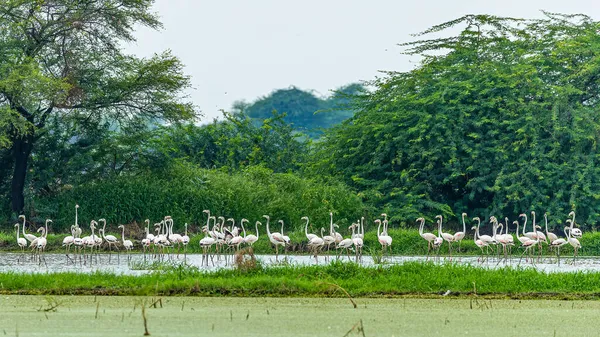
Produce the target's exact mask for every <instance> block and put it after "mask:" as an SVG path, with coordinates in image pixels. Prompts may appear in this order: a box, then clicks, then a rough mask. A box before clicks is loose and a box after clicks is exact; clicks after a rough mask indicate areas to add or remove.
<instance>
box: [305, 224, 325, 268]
mask: <svg viewBox="0 0 600 337" xmlns="http://www.w3.org/2000/svg"><path fill="white" fill-rule="evenodd" d="M324 230H325V229H324V228H323V227H321V235H323V231H324ZM324 245H325V241H324V240H323V239H322V238H320V237H318V236H315V237H313V238H312V239H310V241H309V242H308V247H310V248H311V250H312V251H313V254H314V257H315V263H316V264H319V249H322V248H323V246H324Z"/></svg>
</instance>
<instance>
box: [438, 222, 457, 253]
mask: <svg viewBox="0 0 600 337" xmlns="http://www.w3.org/2000/svg"><path fill="white" fill-rule="evenodd" d="M435 217H436V218H438V219H439V221H440V225H439V233H438V235H439V236H441V237H442V239H444V241H446V242H448V254H450V260H452V242H454V235H452V234H450V233H444V232H442V221H443V220H442V216H441V215H436V216H435Z"/></svg>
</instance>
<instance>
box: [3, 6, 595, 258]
mask: <svg viewBox="0 0 600 337" xmlns="http://www.w3.org/2000/svg"><path fill="white" fill-rule="evenodd" d="M86 3H87V4H88V5H89V6H87V5H85V4H86ZM151 5H152V1H144V2H140V3H135V4H133V3H132V4H128V5H127V6H130V8H123V6H112V5H110V2H102V3H101V4H100V3H97V2H95V1H83V2H81V1H79V2H77V3H76V4H71V5H69V4H50V3H42V4H38V2H36V1H33V0H27V1H18V2H14V1H13V2H10V5H8V6H5V7H3V12H2V13H0V27H1V28H2V29H0V48H1V49H2V50H5V51H7V52H6V55H7V57H5V58H3V59H2V60H0V113H2V115H1V116H0V126H1V127H0V191H3V194H4V196H5V198H0V200H2V201H0V209H1V211H0V225H1V229H2V230H4V231H6V232H9V231H10V230H11V229H12V225H13V224H14V223H15V222H16V219H17V215H18V214H22V213H24V214H26V215H27V218H28V219H31V221H33V222H34V223H35V227H37V225H39V223H41V222H43V220H44V219H46V218H52V219H54V220H55V221H54V223H53V226H54V227H53V229H54V230H55V232H66V230H67V229H68V228H69V226H70V225H71V224H73V223H74V206H75V204H80V205H81V208H80V212H81V213H80V214H81V217H80V225H81V226H83V224H88V223H89V222H90V220H92V219H98V218H106V219H107V220H108V222H109V224H127V225H128V227H132V225H134V224H140V223H143V221H144V220H145V219H146V218H150V219H151V221H152V222H153V223H154V222H158V221H159V220H160V219H162V218H163V217H164V216H165V215H171V216H172V217H173V218H174V219H175V221H176V222H177V224H178V225H179V224H183V223H184V222H188V223H189V224H190V225H191V226H195V228H197V227H198V226H199V225H201V224H202V223H204V222H205V219H203V218H202V213H201V211H202V210H203V209H207V208H208V209H211V211H212V212H213V214H218V215H223V216H225V217H234V218H235V219H236V220H237V221H238V222H239V220H240V219H241V218H242V217H245V218H248V219H249V220H250V221H251V225H252V224H253V222H254V221H256V220H259V219H260V218H261V216H262V214H269V215H271V217H272V219H276V220H279V219H283V220H284V221H285V222H286V224H289V227H287V228H288V231H289V232H290V233H294V234H292V235H295V236H298V237H301V234H300V233H301V229H302V223H301V222H299V219H300V217H301V216H304V215H307V216H309V217H311V219H313V220H314V222H315V225H314V227H313V229H314V232H315V233H319V231H320V228H321V227H324V228H325V229H326V230H327V226H328V222H327V220H328V214H329V212H330V211H331V212H333V213H334V214H335V222H336V224H338V225H340V227H341V228H342V231H345V229H344V228H343V227H344V226H346V228H347V225H350V224H351V223H352V222H353V221H356V220H357V219H359V218H360V217H361V216H364V217H365V218H366V220H367V223H372V221H373V219H374V218H375V217H377V216H379V214H381V213H382V212H385V213H387V214H389V215H390V219H391V223H392V225H391V227H396V228H398V227H399V228H402V229H404V228H406V229H408V228H411V227H413V226H415V225H414V219H415V218H417V217H420V216H424V217H425V218H426V219H427V221H428V222H429V221H431V220H432V219H433V218H434V216H435V215H436V214H443V215H444V217H445V218H446V219H454V220H450V221H447V222H446V223H445V224H447V227H445V228H449V230H450V231H451V232H452V231H455V230H458V229H459V228H462V224H461V223H460V222H459V221H457V220H458V218H459V217H460V214H461V213H462V212H466V213H467V214H468V215H469V217H474V216H479V217H481V218H487V217H489V216H491V215H495V216H496V217H498V218H500V219H502V218H503V217H504V216H508V217H510V219H511V220H513V219H514V218H515V217H516V216H517V215H518V214H520V213H522V212H529V211H531V210H535V211H537V212H538V214H543V213H544V212H547V213H548V216H549V219H550V224H549V226H550V230H555V231H556V232H559V233H562V227H563V224H564V220H565V219H566V217H567V214H568V213H569V211H571V210H574V211H576V212H577V217H578V218H577V220H578V221H579V223H578V224H579V225H580V226H581V227H582V228H583V229H584V230H589V229H592V228H593V227H594V225H595V224H596V223H597V215H598V214H600V203H598V202H597V201H598V199H599V195H600V193H599V191H600V184H599V182H598V179H596V178H595V177H597V176H598V175H599V174H600V171H598V170H600V163H598V158H600V156H599V155H598V154H599V151H600V150H599V149H598V146H597V144H598V143H599V141H600V136H599V135H600V132H599V131H600V118H599V117H598V116H600V115H599V114H598V108H599V107H600V96H599V95H600V90H599V89H600V88H599V87H598V86H599V84H598V81H597V80H596V79H597V78H598V76H599V75H600V67H598V65H597V63H598V62H597V59H598V56H599V54H598V50H600V49H599V48H598V46H600V35H599V34H598V33H597V27H598V22H597V21H595V20H593V19H592V18H590V17H588V16H585V15H562V14H554V13H544V16H543V18H541V19H518V18H502V17H495V16H491V15H467V16H464V17H461V18H457V19H455V20H452V21H449V22H446V23H442V24H440V25H436V26H434V27H431V28H430V29H428V30H426V31H424V32H422V33H420V34H417V39H418V40H416V41H409V42H407V43H404V44H403V46H404V47H405V48H406V50H405V51H406V53H407V54H409V55H412V56H418V57H420V58H421V62H420V64H419V66H418V67H416V68H415V69H413V70H410V71H407V72H393V71H390V72H388V73H386V74H385V75H384V76H382V77H380V78H378V79H376V80H374V81H371V82H368V83H365V86H364V87H361V86H358V85H349V86H347V87H343V88H341V89H340V91H339V93H337V94H336V95H334V96H332V97H333V98H335V99H336V100H339V102H342V103H339V102H338V103H339V104H340V105H343V107H339V108H337V107H334V106H332V105H331V104H333V103H331V102H329V101H328V102H327V104H325V103H323V102H321V103H319V102H317V103H318V104H316V103H315V104H316V105H314V106H315V108H313V109H317V108H318V109H320V110H331V111H333V112H335V114H334V115H335V116H334V115H331V116H327V111H320V112H319V113H318V114H317V115H314V116H313V117H314V118H309V117H310V113H309V112H307V111H305V110H302V109H300V110H295V108H294V106H296V104H295V100H296V98H293V99H292V98H290V94H294V96H293V97H306V98H307V100H308V99H310V100H312V101H315V98H314V95H313V96H311V95H302V94H301V93H298V92H297V90H291V89H290V90H291V91H289V92H280V93H279V94H282V95H275V94H273V95H271V96H268V97H264V98H261V99H259V100H257V101H256V102H254V103H253V104H238V105H237V106H236V107H232V112H230V113H228V112H224V117H223V119H222V120H219V121H214V122H213V123H210V124H207V125H197V123H198V122H199V121H200V119H201V113H200V109H199V107H196V106H194V105H193V104H192V103H191V102H190V101H189V99H188V97H186V96H185V95H184V94H183V92H185V90H187V89H188V88H189V87H190V78H189V77H188V76H187V75H186V74H185V73H184V72H183V70H184V66H183V64H181V62H180V61H179V59H178V58H177V57H176V56H174V55H172V54H171V53H170V52H164V53H160V51H157V52H158V54H157V56H155V57H153V58H150V59H139V58H136V57H133V56H131V55H126V54H125V52H124V51H123V49H121V48H120V47H119V46H122V44H123V43H126V42H129V41H132V40H133V39H134V38H133V36H134V33H135V32H134V31H133V27H137V26H140V25H141V26H146V27H149V28H153V29H159V28H160V27H161V23H160V22H159V21H158V14H155V13H152V12H151V10H150V8H151ZM78 6H79V7H78ZM95 6H100V8H96V7H95ZM103 6H105V7H103ZM85 8H95V9H96V10H84V9H85ZM47 13H49V14H47ZM115 18H119V20H115ZM87 22H94V25H96V26H98V27H102V28H98V29H94V30H92V32H93V34H96V35H95V36H94V38H95V39H96V40H98V41H102V43H101V44H98V45H95V44H90V43H88V42H87V40H86V39H87V38H88V37H87V36H88V35H86V34H84V33H83V32H86V31H88V28H89V27H88V26H87V25H88V24H87ZM38 26H39V27H38ZM32 27H33V28H32ZM44 27H62V28H64V29H59V28H57V30H53V29H46V28H44ZM32 31H35V32H39V34H55V35H51V36H46V35H43V36H42V35H40V36H35V34H34V35H32V34H31V32H32ZM456 32H458V33H456ZM431 34H435V36H436V37H435V38H431ZM439 36H442V37H439ZM59 41H60V43H59ZM65 43H67V44H68V46H67V47H68V48H67V47H65V46H64V44H65ZM22 60H27V62H25V63H23V62H22ZM91 60H93V62H92V61H91ZM47 64H52V65H53V66H52V67H53V68H52V69H55V70H56V73H57V74H61V76H58V77H57V76H55V73H54V72H53V71H50V70H49V69H48V68H47V67H46V66H44V65H47ZM98 70H102V71H98ZM23 87H26V88H27V90H22V88H23ZM124 88H126V89H127V90H124ZM364 88H367V90H363V89H364ZM292 91H293V92H292ZM119 93H124V94H123V95H121V94H119ZM311 97H312V98H311ZM269 99H273V100H274V101H271V102H269ZM276 100H278V101H279V102H280V103H285V105H284V106H285V108H283V109H288V110H289V111H279V112H276V111H268V110H270V109H269V107H270V106H273V104H274V103H275V101H276ZM315 102H316V101H315ZM336 102H337V101H336ZM292 103H294V104H292ZM338 103H335V104H338ZM323 104H325V105H327V107H326V108H324V107H325V105H323ZM335 104H334V105H335ZM297 105H298V106H304V105H303V103H302V102H300V103H299V104H297ZM307 106H310V105H306V106H305V107H307ZM200 108H201V107H200ZM314 112H316V111H313V113H314ZM329 117H331V118H329ZM346 117H348V119H345V120H344V121H343V122H341V124H338V126H333V127H332V129H330V130H327V131H325V132H324V134H323V136H321V137H319V136H320V135H318V134H317V133H314V132H313V131H314V125H315V123H316V122H318V123H321V122H323V121H326V122H327V123H328V124H327V126H331V125H333V124H334V123H338V122H340V121H341V120H342V119H344V118H346ZM290 122H291V123H293V124H290ZM298 123H304V126H306V129H307V130H310V136H312V137H313V138H315V139H311V138H310V137H306V136H305V135H303V134H302V132H301V131H302V127H300V126H299V125H296V124H298ZM308 132H309V131H307V133H308ZM319 132H320V131H319ZM316 137H319V138H318V139H316ZM251 227H252V226H251ZM134 229H135V228H134ZM511 230H513V228H512V227H511ZM410 233H411V234H410V235H409V234H407V235H406V237H415V240H412V239H411V242H410V243H407V244H406V245H405V246H401V245H393V248H394V249H396V250H395V252H400V251H401V250H402V249H407V250H408V251H411V249H410V248H401V247H413V246H415V247H416V246H417V245H419V244H418V242H419V240H418V238H417V237H416V236H415V234H414V232H410ZM369 235H371V236H369V237H370V238H372V233H371V234H369ZM591 237H594V238H595V234H593V235H592V236H591ZM368 240H372V239H368ZM394 240H396V241H395V242H401V241H402V240H404V237H403V235H402V234H400V235H399V236H397V237H395V238H394ZM593 240H596V239H593ZM466 242H467V240H466V241H465V249H467V251H473V250H474V248H473V247H470V246H469V245H470V244H469V243H466ZM594 242H595V241H594ZM582 244H583V246H584V249H585V247H586V244H585V243H584V242H582ZM369 245H371V243H369ZM373 246H375V247H377V245H376V244H374V245H373ZM469 247H470V248H469ZM257 249H258V247H257ZM419 249H421V248H419ZM594 249H595V248H594ZM413 251H416V248H415V249H414V250H413ZM594 254H595V253H594Z"/></svg>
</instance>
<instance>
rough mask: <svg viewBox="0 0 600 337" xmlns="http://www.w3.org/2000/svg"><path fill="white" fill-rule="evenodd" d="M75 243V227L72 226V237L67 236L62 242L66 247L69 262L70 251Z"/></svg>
mask: <svg viewBox="0 0 600 337" xmlns="http://www.w3.org/2000/svg"><path fill="white" fill-rule="evenodd" d="M74 241H75V226H74V225H71V235H68V236H65V238H64V239H63V241H62V246H63V247H65V255H66V256H67V262H68V260H69V259H70V257H69V250H70V249H71V246H72V245H73V242H74Z"/></svg>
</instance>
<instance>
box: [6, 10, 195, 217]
mask: <svg viewBox="0 0 600 337" xmlns="http://www.w3.org/2000/svg"><path fill="white" fill-rule="evenodd" d="M153 2H154V1H153V0H79V1H70V0H47V1H39V0H1V1H0V50H1V51H2V54H1V55H0V112H1V113H2V114H4V115H5V116H9V114H10V116H12V117H11V118H9V117H6V118H0V123H3V122H2V121H3V120H4V121H7V122H4V123H5V124H6V125H7V126H8V127H7V128H6V129H5V130H6V131H4V132H2V133H0V137H4V138H0V140H2V139H4V140H5V141H6V140H8V141H9V143H10V164H11V165H12V167H13V170H12V183H11V200H12V210H13V211H15V212H21V211H22V210H23V207H24V197H23V189H24V186H25V181H26V175H27V169H28V161H29V159H30V157H31V154H32V151H34V146H35V144H36V141H37V140H38V139H39V137H40V136H42V135H43V134H44V132H47V131H48V130H47V129H48V125H47V122H48V120H49V119H50V118H57V119H69V120H71V121H72V123H75V124H76V125H77V130H79V132H85V131H86V129H93V128H95V127H96V126H98V125H100V124H103V123H107V122H108V123H111V125H113V128H118V129H120V130H122V131H124V132H135V131H136V130H137V129H138V128H140V126H142V125H144V124H145V123H147V121H148V120H149V119H150V120H157V119H160V120H165V121H171V122H174V121H180V120H190V119H193V118H195V117H196V113H195V112H194V107H193V105H192V104H191V103H188V102H186V101H185V96H184V95H183V94H182V91H183V90H184V89H186V88H188V87H189V86H190V79H189V77H188V76H186V75H184V74H183V71H182V68H183V66H182V64H181V62H180V61H179V60H178V59H177V58H176V57H174V56H173V55H171V54H170V52H168V51H167V52H163V53H161V54H158V55H155V56H154V57H152V58H149V59H140V58H136V57H134V56H131V55H127V54H126V53H124V51H123V48H122V44H123V43H128V42H131V41H134V40H135V39H134V36H133V32H134V27H135V26H137V25H139V26H146V27H150V28H154V29H159V28H161V23H160V22H159V20H158V18H157V15H156V14H154V13H152V12H151V11H150V8H151V6H152V4H153ZM15 117H16V118H15ZM73 136H77V134H74V135H73ZM40 155H43V154H40Z"/></svg>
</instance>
